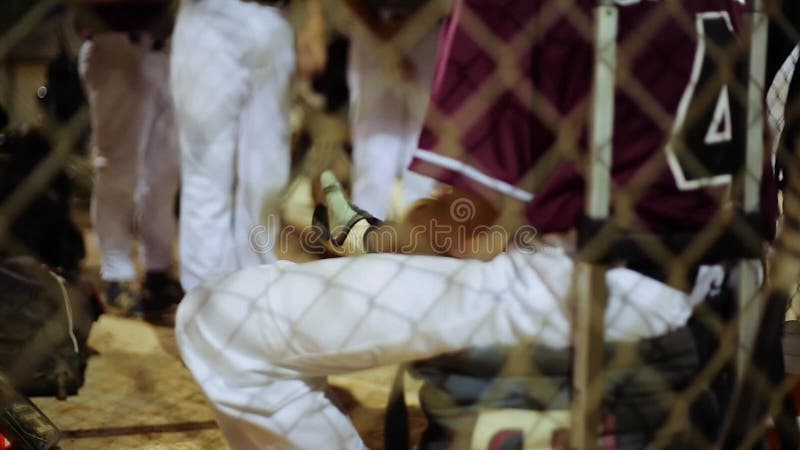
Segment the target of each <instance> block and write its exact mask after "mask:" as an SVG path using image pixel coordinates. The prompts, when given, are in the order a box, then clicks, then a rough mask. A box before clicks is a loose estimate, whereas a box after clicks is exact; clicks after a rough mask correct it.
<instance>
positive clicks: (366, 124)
mask: <svg viewBox="0 0 800 450" xmlns="http://www.w3.org/2000/svg"><path fill="white" fill-rule="evenodd" d="M438 37H439V36H438V30H431V31H430V32H428V33H427V34H426V35H425V36H424V37H423V38H422V39H421V40H420V41H419V42H418V43H417V44H416V45H415V46H414V47H413V48H412V49H411V50H410V51H409V52H408V54H407V56H408V58H409V59H410V61H411V62H412V63H413V64H414V68H415V72H414V75H413V78H411V79H409V80H406V81H403V80H400V78H399V77H398V76H393V77H390V76H388V75H387V73H389V72H396V71H392V70H391V69H388V68H383V67H381V63H380V62H379V61H378V58H377V57H376V53H377V52H378V51H379V50H377V49H375V48H373V46H372V45H370V43H369V42H366V41H364V40H362V39H353V40H352V41H351V44H350V61H349V65H348V73H347V78H348V85H349V88H350V104H351V106H350V108H351V123H352V139H353V170H352V172H353V173H352V183H353V189H352V199H353V202H354V203H355V204H356V205H358V206H359V207H361V208H364V209H366V210H367V211H370V213H372V214H373V215H374V216H375V217H377V218H380V219H386V217H387V214H388V213H389V205H390V196H391V193H392V187H393V186H394V183H395V180H397V178H401V179H402V181H403V200H404V202H405V203H406V204H410V203H413V202H414V201H416V200H419V199H421V198H425V197H427V196H428V195H429V194H430V193H431V191H432V190H433V188H434V187H435V185H436V181H435V180H433V179H432V178H429V177H426V176H423V175H420V174H417V173H414V172H411V171H409V170H407V167H408V164H409V162H411V156H412V154H413V152H414V150H416V149H417V140H418V139H419V134H420V131H421V130H422V123H423V121H424V120H425V112H426V110H427V107H428V100H429V99H430V90H431V84H432V83H433V72H434V68H435V66H436V46H437V42H438Z"/></svg>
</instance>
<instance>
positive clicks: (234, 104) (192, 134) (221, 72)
mask: <svg viewBox="0 0 800 450" xmlns="http://www.w3.org/2000/svg"><path fill="white" fill-rule="evenodd" d="M238 3H239V2H222V1H218V0H209V1H203V2H195V1H183V2H181V7H180V10H179V12H178V18H177V22H176V25H175V31H174V32H173V37H172V53H171V61H170V70H171V80H170V82H171V88H172V95H173V100H174V107H175V118H176V122H177V125H178V131H179V143H180V149H181V213H180V223H179V226H180V261H181V283H182V285H183V287H184V289H186V290H187V291H188V290H190V289H192V288H193V287H194V286H196V285H197V284H199V283H201V282H202V281H204V280H207V279H210V278H214V277H217V276H220V275H223V274H226V273H230V272H232V271H233V270H235V269H236V267H237V264H236V254H235V252H234V247H233V232H232V228H231V224H232V217H233V189H234V174H235V158H236V156H235V155H236V142H237V140H238V138H239V115H240V112H241V105H242V102H243V101H244V95H245V92H246V86H247V70H246V68H245V67H244V66H243V65H242V63H241V60H242V54H243V50H242V47H243V45H242V42H247V41H248V40H249V39H250V37H249V36H247V33H246V30H244V31H243V30H242V28H243V27H242V26H240V25H239V24H237V21H238V20H239V17H238V16H237V13H238V10H239V8H237V4H238Z"/></svg>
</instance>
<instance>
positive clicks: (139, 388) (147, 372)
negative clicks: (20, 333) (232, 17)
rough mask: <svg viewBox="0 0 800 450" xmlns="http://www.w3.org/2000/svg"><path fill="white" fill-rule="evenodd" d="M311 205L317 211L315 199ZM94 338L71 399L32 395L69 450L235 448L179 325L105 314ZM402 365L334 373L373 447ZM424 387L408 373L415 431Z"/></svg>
mask: <svg viewBox="0 0 800 450" xmlns="http://www.w3.org/2000/svg"><path fill="white" fill-rule="evenodd" d="M307 189H308V186H307V185H306V186H301V188H300V195H299V197H300V198H302V197H305V198H307V193H305V192H304V190H307ZM303 194H305V195H303ZM293 204H294V205H296V207H295V208H294V211H293V213H294V216H295V217H310V214H307V212H308V211H305V210H304V205H303V204H302V200H295V201H294V202H293ZM305 208H306V209H309V211H310V206H309V205H305ZM77 220H78V221H79V223H81V225H82V226H84V227H86V228H85V232H86V243H87V250H88V255H87V258H86V264H85V274H86V276H87V277H88V278H90V279H93V280H95V281H97V277H98V275H97V274H98V261H99V255H98V254H97V249H96V246H95V241H94V237H93V235H92V232H91V229H90V228H88V217H87V216H86V215H81V217H79V218H78V219H77ZM295 225H297V226H302V225H303V224H295ZM283 251H284V252H285V253H284V254H283V255H282V256H283V257H284V258H285V259H292V260H295V261H298V262H300V261H304V260H308V259H310V257H308V256H306V255H304V254H302V252H300V251H299V250H298V249H297V248H296V247H291V246H289V247H287V248H284V249H283ZM88 344H89V346H90V347H91V349H92V350H93V352H94V354H93V356H91V357H90V359H89V362H88V368H87V370H86V381H85V384H84V386H83V387H82V388H81V390H80V392H79V393H78V395H76V396H73V397H70V398H68V399H67V400H65V401H59V400H56V399H55V398H34V399H32V400H33V401H34V403H36V404H37V405H38V406H39V407H40V408H41V409H42V410H43V411H44V412H45V414H47V415H48V416H49V417H50V419H51V420H52V421H53V422H54V423H55V424H56V425H57V426H58V427H59V428H60V429H61V430H62V431H63V432H64V438H63V439H62V441H61V442H60V447H61V448H62V449H63V450H72V449H75V450H79V449H81V450H83V449H86V450H90V449H98V450H101V449H102V450H116V449H215V450H216V449H226V448H228V446H227V445H226V443H225V441H224V439H223V438H222V435H221V433H220V431H219V429H218V428H217V426H216V424H215V423H214V421H213V418H212V414H211V410H210V408H209V407H208V405H207V404H206V402H205V399H204V398H203V395H202V394H201V392H200V389H199V387H198V386H197V385H196V384H195V383H194V381H193V380H192V378H191V376H190V374H189V372H188V371H187V370H186V368H185V367H183V365H182V363H181V361H180V358H179V356H178V351H177V348H176V345H175V339H174V332H173V330H172V328H170V327H167V326H155V325H152V324H149V323H147V322H144V321H143V320H140V319H132V318H123V317H116V316H111V315H103V316H101V317H100V319H99V320H98V321H97V322H96V323H95V325H94V328H93V329H92V332H91V335H90V337H89V342H88ZM395 373H396V367H382V368H377V369H374V370H369V371H364V372H358V373H353V374H348V375H341V376H336V377H331V379H330V382H331V385H332V386H334V388H335V390H336V392H337V393H338V396H339V398H340V403H341V405H342V408H343V409H345V410H346V411H347V412H348V414H349V415H350V416H351V417H352V418H353V421H354V423H355V424H356V427H357V428H358V430H359V432H360V433H361V435H362V436H363V438H364V440H365V442H366V444H367V445H368V446H369V448H371V449H380V448H383V415H384V414H383V411H384V408H385V406H386V401H387V398H388V396H389V392H390V389H391V384H392V380H393V379H394V376H395ZM418 388H419V383H418V382H416V381H415V380H412V379H407V380H406V401H407V403H408V404H409V412H410V420H411V424H412V430H413V433H412V434H413V435H414V436H417V435H418V434H419V433H420V431H421V430H422V429H423V428H424V418H423V417H422V414H421V412H420V410H419V406H418V405H419V402H418V400H417V390H418ZM321 450H323V449H321Z"/></svg>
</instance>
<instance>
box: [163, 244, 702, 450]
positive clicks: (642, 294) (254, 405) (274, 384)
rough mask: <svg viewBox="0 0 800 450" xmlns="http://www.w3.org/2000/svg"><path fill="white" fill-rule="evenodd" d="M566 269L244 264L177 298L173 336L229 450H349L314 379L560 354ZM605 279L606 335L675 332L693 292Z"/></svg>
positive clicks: (497, 263)
mask: <svg viewBox="0 0 800 450" xmlns="http://www.w3.org/2000/svg"><path fill="white" fill-rule="evenodd" d="M572 268H573V266H572V261H571V259H570V258H569V257H568V256H567V255H566V254H564V253H563V252H562V251H559V250H553V251H552V252H547V253H537V254H530V253H525V252H520V251H512V252H510V253H507V254H503V255H501V256H499V257H497V258H495V259H494V260H492V261H490V262H479V261H476V260H460V259H454V258H441V257H422V256H400V255H380V254H372V255H367V256H362V257H357V258H340V259H331V260H323V261H318V262H313V263H309V264H300V265H293V264H290V263H278V264H276V265H271V266H260V267H254V268H250V269H245V270H242V271H240V272H237V273H235V274H232V275H231V276H229V277H226V278H224V279H222V280H220V281H219V282H217V283H214V284H207V285H205V286H204V287H203V288H202V289H198V290H196V291H194V292H192V293H190V294H189V295H188V296H187V297H186V299H184V301H183V303H182V304H181V307H180V309H179V311H178V318H177V323H178V325H177V330H176V338H177V341H178V345H179V347H180V349H181V353H182V356H183V360H184V362H185V363H186V365H187V367H188V368H189V369H190V370H191V372H192V374H193V375H194V377H195V379H196V380H197V381H198V383H199V384H200V386H201V387H202V388H203V391H204V393H205V394H206V396H207V397H208V399H209V400H210V402H211V403H212V405H213V406H214V409H215V413H216V417H217V419H218V421H219V423H220V425H221V428H222V430H223V431H224V432H225V433H226V437H227V438H228V439H230V440H231V443H232V444H234V445H235V446H236V447H237V448H259V446H260V447H261V448H263V447H268V448H303V449H316V448H361V446H362V445H363V444H362V443H361V440H360V439H359V437H358V436H357V435H356V433H355V431H354V430H353V427H352V425H351V424H350V423H349V421H348V420H347V418H346V417H345V416H344V415H343V414H342V413H341V412H339V411H338V410H337V409H336V408H335V407H334V406H333V404H332V403H331V402H330V401H329V400H328V399H327V398H326V397H325V395H324V393H323V391H324V387H325V384H324V381H323V377H325V376H326V375H329V374H335V373H342V372H348V371H354V370H360V369H365V368H370V367H376V366H380V365H385V364H396V363H402V362H407V361H411V360H416V359H424V358H427V357H431V356H435V355H439V354H442V353H446V352H451V351H457V350H461V349H464V348H468V347H481V346H485V345H491V344H509V345H512V344H517V343H520V342H535V341H539V342H542V343H544V344H547V345H550V346H553V347H565V346H567V345H568V343H569V334H570V325H569V319H568V317H569V313H568V301H567V299H568V292H569V287H570V282H571V278H572ZM700 278H701V279H703V280H705V279H706V278H707V277H706V276H703V275H701V277H700ZM607 280H608V282H609V308H608V312H607V316H606V318H607V320H606V325H607V328H608V331H607V335H608V337H609V339H611V340H633V339H639V338H643V337H650V336H656V335H660V334H663V333H665V332H666V331H669V330H670V329H673V328H676V327H678V326H681V325H683V324H684V323H685V321H686V320H687V319H688V317H689V315H690V313H691V309H692V304H693V302H695V304H696V302H699V301H700V299H701V298H702V296H697V295H695V296H693V297H692V300H691V301H690V300H688V298H687V296H686V295H683V294H681V293H679V292H677V291H674V290H672V289H669V288H667V287H666V286H664V285H662V284H660V283H657V282H655V281H653V280H651V279H648V278H645V277H643V276H641V275H639V274H636V273H634V272H631V271H628V270H625V269H614V270H611V271H610V272H609V275H608V278H607ZM707 286H708V283H707V282H706V285H705V287H704V289H707Z"/></svg>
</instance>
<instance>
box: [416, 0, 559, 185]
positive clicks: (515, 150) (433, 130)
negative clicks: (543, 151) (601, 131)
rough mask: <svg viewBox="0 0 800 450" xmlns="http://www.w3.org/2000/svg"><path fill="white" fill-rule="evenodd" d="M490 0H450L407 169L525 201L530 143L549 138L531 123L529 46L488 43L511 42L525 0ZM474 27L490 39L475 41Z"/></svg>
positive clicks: (527, 10) (527, 7)
mask: <svg viewBox="0 0 800 450" xmlns="http://www.w3.org/2000/svg"><path fill="white" fill-rule="evenodd" d="M492 3H493V2H490V1H485V0H484V1H474V0H473V1H465V2H456V4H455V6H454V9H453V11H452V14H451V16H450V17H449V18H448V20H447V21H446V22H445V23H444V26H443V31H442V38H441V40H440V44H439V53H438V56H437V61H438V67H437V70H436V77H435V81H434V88H433V93H432V100H431V105H430V107H429V112H428V116H427V119H426V123H425V126H424V129H423V131H422V133H421V136H420V140H419V148H418V150H416V152H415V153H414V156H413V159H412V162H411V166H410V168H411V170H414V171H416V172H418V173H421V174H423V175H426V176H429V177H432V178H435V179H437V180H439V181H441V182H443V183H446V184H449V185H452V186H455V187H458V188H460V189H464V190H467V191H470V192H473V193H477V194H479V195H481V196H483V197H486V198H489V199H491V198H492V197H493V196H495V195H497V194H503V195H509V196H511V197H514V198H516V199H519V200H522V201H530V200H531V199H532V197H533V194H532V192H531V189H530V187H529V186H526V185H525V183H524V182H523V181H524V180H523V178H524V174H525V173H526V172H527V171H528V169H530V168H531V167H532V165H533V164H534V162H535V159H536V158H535V156H536V155H535V152H533V151H532V148H533V146H534V145H533V144H534V143H535V142H544V141H547V140H552V137H551V136H549V133H546V132H545V131H544V130H543V129H542V128H541V127H537V126H531V122H532V117H531V112H530V108H529V107H528V106H527V103H529V102H530V97H529V94H530V93H531V92H532V85H531V81H530V62H531V58H530V51H531V50H532V49H531V48H530V46H528V47H527V48H525V49H524V50H523V51H516V52H498V51H496V49H497V48H501V47H504V46H510V45H511V43H512V41H514V40H515V38H516V39H517V41H519V37H520V36H519V35H520V33H521V32H522V31H523V30H522V28H521V25H522V24H524V23H525V22H527V18H529V17H530V16H531V15H532V14H533V7H532V6H531V5H533V2H511V4H512V5H513V6H510V7H508V8H500V7H497V6H494V5H492ZM477 18H480V23H479V25H478V26H475V24H474V22H475V20H476V19H477ZM470 25H472V26H470ZM484 27H485V28H484ZM476 28H477V30H476ZM481 29H484V30H491V33H487V34H489V35H490V38H491V40H493V42H491V43H489V42H481V43H479V42H477V39H479V38H480V36H476V33H478V34H480V31H481ZM487 46H488V47H491V48H493V49H495V50H493V51H491V52H490V51H487V50H485V48H486V47H487ZM503 69H505V70H503ZM503 73H504V74H505V78H503V77H501V76H500V75H502V74H503Z"/></svg>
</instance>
